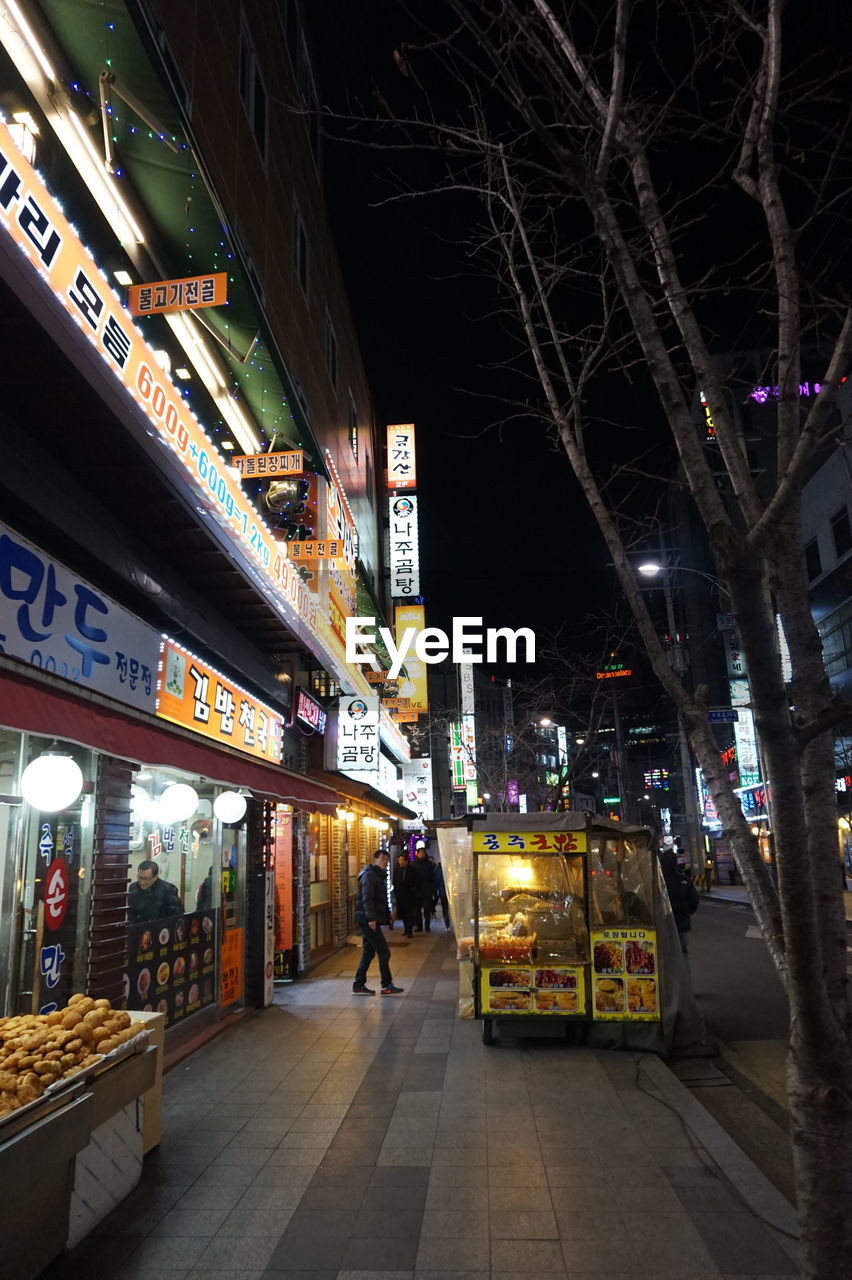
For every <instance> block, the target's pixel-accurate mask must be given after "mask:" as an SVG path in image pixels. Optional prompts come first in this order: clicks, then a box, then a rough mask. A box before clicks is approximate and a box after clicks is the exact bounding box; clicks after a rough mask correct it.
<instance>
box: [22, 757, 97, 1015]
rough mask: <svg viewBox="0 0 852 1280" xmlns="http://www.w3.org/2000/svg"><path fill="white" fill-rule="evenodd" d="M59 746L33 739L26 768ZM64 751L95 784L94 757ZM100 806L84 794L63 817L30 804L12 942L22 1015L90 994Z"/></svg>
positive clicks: (25, 819) (24, 816)
mask: <svg viewBox="0 0 852 1280" xmlns="http://www.w3.org/2000/svg"><path fill="white" fill-rule="evenodd" d="M52 746H53V743H52V740H48V739H45V738H37V737H34V736H30V735H28V736H27V737H26V739H25V744H24V762H25V764H29V763H30V761H32V760H36V759H38V757H39V756H41V755H43V754H44V753H45V752H46V751H47V750H48V748H49V747H52ZM61 750H62V752H63V753H65V754H68V755H70V756H72V757H73V759H74V760H76V762H77V764H78V765H79V766H80V769H81V770H82V773H83V778H84V780H86V781H91V779H92V776H93V772H92V770H93V755H92V752H91V751H87V750H85V749H84V748H82V747H76V746H70V745H64V744H63V745H62V747H61ZM93 803H94V797H93V795H92V794H91V793H89V794H86V793H85V792H84V793H83V794H81V795H80V796H79V797H78V799H77V800H76V801H75V802H74V803H73V804H72V805H70V806H69V807H68V808H67V809H63V810H62V811H61V812H60V813H41V812H39V811H38V810H36V809H33V808H31V807H30V806H29V805H24V806H23V813H22V831H23V843H22V850H23V852H22V864H21V874H20V881H19V885H20V890H19V897H18V902H17V904H16V907H17V910H16V913H15V921H14V926H13V929H12V940H11V942H12V946H13V947H14V948H15V953H16V954H17V955H18V956H19V969H18V981H17V1002H16V1003H17V1011H18V1012H20V1013H29V1012H32V1013H50V1012H51V1011H52V1010H53V1009H57V1008H63V1007H64V1006H65V1005H66V1004H67V1003H68V999H69V997H70V996H71V995H73V993H74V992H75V991H83V990H85V987H86V977H87V973H86V968H87V964H88V954H89V948H88V933H89V909H90V905H91V885H92V813H93ZM4 875H5V873H4Z"/></svg>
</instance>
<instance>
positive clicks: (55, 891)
mask: <svg viewBox="0 0 852 1280" xmlns="http://www.w3.org/2000/svg"><path fill="white" fill-rule="evenodd" d="M68 888H69V886H68V864H67V863H66V861H65V859H64V858H54V859H53V862H51V864H50V866H49V867H48V868H47V875H46V876H45V878H44V923H45V926H46V927H47V928H48V929H50V931H51V933H55V932H56V930H57V929H61V927H62V921H63V920H64V919H65V912H66V911H67V910H68Z"/></svg>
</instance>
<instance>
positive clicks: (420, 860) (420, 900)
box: [413, 840, 435, 933]
mask: <svg viewBox="0 0 852 1280" xmlns="http://www.w3.org/2000/svg"><path fill="white" fill-rule="evenodd" d="M413 865H414V871H415V874H416V875H417V881H416V884H417V899H416V906H415V912H414V920H415V924H414V927H415V929H416V930H417V932H418V933H420V931H421V920H422V928H423V929H425V931H426V932H427V933H429V932H430V930H431V928H432V905H433V903H434V901H435V863H434V861H433V860H432V859H431V858H427V856H426V844H425V842H424V841H423V840H418V841H417V843H416V845H415V846H414V864H413Z"/></svg>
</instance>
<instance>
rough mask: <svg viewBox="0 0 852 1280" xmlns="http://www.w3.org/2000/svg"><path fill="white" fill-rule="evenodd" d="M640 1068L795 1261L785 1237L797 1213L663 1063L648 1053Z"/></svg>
mask: <svg viewBox="0 0 852 1280" xmlns="http://www.w3.org/2000/svg"><path fill="white" fill-rule="evenodd" d="M639 1066H640V1069H641V1070H642V1071H643V1072H644V1073H645V1075H646V1077H647V1078H648V1079H649V1080H650V1082H651V1084H652V1085H653V1088H654V1090H655V1092H656V1093H657V1094H658V1095H659V1096H660V1098H661V1099H662V1100H663V1102H664V1103H666V1104H667V1105H668V1106H670V1107H671V1108H672V1110H673V1111H675V1112H676V1113H677V1115H678V1116H680V1119H681V1121H682V1122H683V1124H684V1126H685V1127H686V1128H687V1130H688V1131H689V1133H690V1134H691V1135H692V1136H693V1138H694V1139H695V1141H696V1143H697V1144H698V1145H699V1146H701V1147H703V1149H704V1150H705V1151H706V1152H707V1154H708V1156H709V1157H710V1159H711V1160H712V1161H713V1163H714V1164H715V1165H716V1167H717V1168H718V1169H720V1170H721V1171H722V1173H723V1174H724V1175H725V1177H726V1178H727V1179H728V1181H729V1182H730V1183H731V1184H732V1185H733V1186H734V1187H735V1189H736V1191H737V1194H738V1195H739V1196H740V1198H741V1199H742V1200H743V1201H745V1203H746V1204H747V1205H748V1207H749V1208H750V1209H751V1210H752V1212H753V1213H754V1214H756V1215H757V1217H759V1218H762V1219H763V1220H764V1222H766V1223H767V1225H768V1226H770V1227H774V1228H775V1229H776V1230H777V1231H778V1232H780V1233H782V1234H781V1236H780V1238H779V1243H780V1244H781V1246H782V1248H783V1249H784V1250H785V1251H786V1252H787V1253H788V1254H789V1255H790V1256H791V1258H793V1259H794V1260H795V1261H798V1257H797V1253H798V1250H797V1245H796V1240H792V1239H788V1236H796V1237H797V1236H798V1231H799V1228H798V1223H797V1221H796V1212H795V1210H794V1208H793V1206H792V1205H791V1204H790V1203H789V1201H788V1200H786V1199H785V1198H784V1196H782V1194H781V1192H780V1191H778V1190H777V1189H776V1188H775V1187H774V1186H773V1185H772V1183H771V1182H770V1181H769V1179H768V1178H767V1177H766V1175H765V1174H763V1173H761V1171H760V1169H758V1167H757V1165H756V1164H754V1162H753V1161H752V1160H750V1159H749V1157H748V1156H747V1155H746V1154H745V1152H744V1151H742V1150H741V1149H740V1147H738V1146H737V1144H736V1143H735V1142H734V1140H733V1138H731V1137H730V1135H729V1134H727V1133H726V1132H725V1130H724V1129H723V1128H722V1126H721V1125H720V1124H719V1123H718V1121H717V1120H715V1119H714V1118H713V1116H711V1115H710V1112H709V1111H706V1110H705V1109H704V1107H702V1105H701V1103H700V1102H698V1101H697V1099H695V1098H694V1097H693V1096H692V1094H691V1093H690V1092H689V1090H688V1089H687V1088H686V1086H685V1085H683V1084H681V1082H680V1081H679V1080H678V1079H677V1077H676V1076H675V1075H673V1074H672V1072H671V1071H670V1070H669V1069H668V1067H667V1066H666V1065H665V1063H663V1062H661V1061H660V1059H659V1058H656V1057H653V1056H652V1055H650V1054H649V1055H647V1056H644V1057H643V1058H642V1059H641V1060H640V1063H639Z"/></svg>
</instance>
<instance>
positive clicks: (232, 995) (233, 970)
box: [219, 929, 245, 1009]
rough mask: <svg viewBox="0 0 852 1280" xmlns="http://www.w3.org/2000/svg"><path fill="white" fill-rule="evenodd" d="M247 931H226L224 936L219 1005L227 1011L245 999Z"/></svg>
mask: <svg viewBox="0 0 852 1280" xmlns="http://www.w3.org/2000/svg"><path fill="white" fill-rule="evenodd" d="M244 950H245V930H244V929H226V930H225V932H224V934H223V935H222V945H221V952H220V954H221V958H222V975H221V979H220V983H219V1004H220V1006H221V1007H222V1008H223V1009H225V1008H227V1007H228V1005H231V1004H238V1003H239V1002H240V1001H241V1000H242V998H243V953H244Z"/></svg>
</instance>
